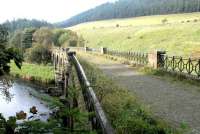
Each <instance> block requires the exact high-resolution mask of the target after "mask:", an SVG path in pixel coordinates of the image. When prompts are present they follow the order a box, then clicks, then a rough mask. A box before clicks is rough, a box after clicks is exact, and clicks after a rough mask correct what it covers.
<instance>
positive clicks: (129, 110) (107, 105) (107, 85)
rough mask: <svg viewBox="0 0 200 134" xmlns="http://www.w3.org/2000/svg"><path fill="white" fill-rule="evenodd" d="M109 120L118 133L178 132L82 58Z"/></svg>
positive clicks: (162, 133) (161, 133)
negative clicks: (154, 116)
mask: <svg viewBox="0 0 200 134" xmlns="http://www.w3.org/2000/svg"><path fill="white" fill-rule="evenodd" d="M81 64H82V65H83V68H84V70H85V71H86V74H87V76H88V78H89V80H90V82H91V83H92V86H93V87H94V90H95V93H96V94H97V96H98V98H99V100H100V101H101V104H102V105H103V108H104V110H105V111H106V113H107V115H108V117H109V120H110V121H111V123H112V125H113V126H114V128H115V130H116V132H117V133H118V134H132V133H134V134H141V133H142V134H172V133H176V132H175V131H174V130H173V129H172V128H170V127H168V126H167V125H166V124H165V123H163V122H160V121H157V120H155V119H154V118H153V117H152V116H151V115H150V114H149V113H147V112H146V110H144V108H142V106H140V105H139V104H138V103H137V101H136V98H135V96H134V94H133V93H130V92H129V91H128V90H126V89H122V88H120V87H118V86H116V84H114V83H113V82H112V80H110V79H109V78H107V77H106V76H105V75H103V74H102V72H101V71H100V70H99V69H97V68H95V67H93V66H94V65H93V66H92V65H90V64H89V63H87V62H85V61H83V60H81Z"/></svg>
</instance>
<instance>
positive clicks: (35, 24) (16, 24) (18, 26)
mask: <svg viewBox="0 0 200 134" xmlns="http://www.w3.org/2000/svg"><path fill="white" fill-rule="evenodd" d="M2 25H3V26H4V27H6V28H7V29H8V31H9V32H14V31H15V30H24V29H25V28H40V27H53V25H52V24H50V23H48V22H46V21H40V20H36V19H32V20H28V19H17V20H13V21H6V22H4V23H3V24H2Z"/></svg>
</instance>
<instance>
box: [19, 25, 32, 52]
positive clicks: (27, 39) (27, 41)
mask: <svg viewBox="0 0 200 134" xmlns="http://www.w3.org/2000/svg"><path fill="white" fill-rule="evenodd" d="M34 32H35V29H32V28H31V29H25V30H24V34H23V36H22V48H23V50H25V49H27V48H31V47H32V43H33V33H34Z"/></svg>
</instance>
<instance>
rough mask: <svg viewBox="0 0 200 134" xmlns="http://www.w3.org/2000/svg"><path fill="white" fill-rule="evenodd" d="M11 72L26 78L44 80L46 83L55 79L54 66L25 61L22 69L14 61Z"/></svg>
mask: <svg viewBox="0 0 200 134" xmlns="http://www.w3.org/2000/svg"><path fill="white" fill-rule="evenodd" d="M10 74H11V75H13V76H18V77H21V78H25V79H32V80H37V81H42V82H44V83H46V82H47V83H48V82H51V81H53V80H54V72H53V67H52V66H45V65H36V64H30V63H23V66H22V69H21V70H20V69H18V68H17V67H16V65H15V64H14V63H13V62H12V63H11V72H10Z"/></svg>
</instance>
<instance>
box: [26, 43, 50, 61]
mask: <svg viewBox="0 0 200 134" xmlns="http://www.w3.org/2000/svg"><path fill="white" fill-rule="evenodd" d="M25 58H26V61H28V62H32V63H38V64H48V63H49V62H51V53H50V50H49V48H48V47H46V46H45V45H40V44H34V46H33V47H32V48H29V49H28V50H27V51H26V53H25Z"/></svg>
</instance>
